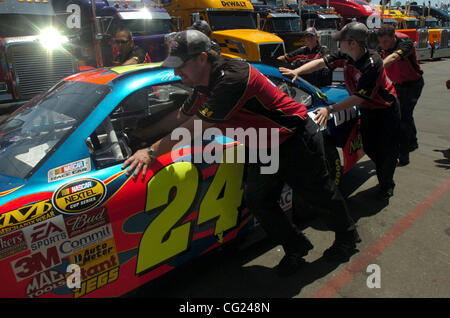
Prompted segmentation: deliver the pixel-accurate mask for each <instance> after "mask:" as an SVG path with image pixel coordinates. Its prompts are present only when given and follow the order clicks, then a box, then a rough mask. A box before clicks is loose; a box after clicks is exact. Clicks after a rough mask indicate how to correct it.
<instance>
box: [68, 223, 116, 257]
mask: <svg viewBox="0 0 450 318" xmlns="http://www.w3.org/2000/svg"><path fill="white" fill-rule="evenodd" d="M109 238H112V229H111V225H110V224H107V225H104V226H102V227H100V228H97V229H94V230H92V231H90V232H87V233H84V234H83V235H80V236H77V237H74V238H72V239H70V240H66V241H64V242H63V243H61V245H60V246H59V253H60V255H69V254H72V253H74V252H76V251H79V250H81V249H83V248H85V247H87V246H90V245H93V244H95V243H97V242H101V241H104V240H106V239H109Z"/></svg>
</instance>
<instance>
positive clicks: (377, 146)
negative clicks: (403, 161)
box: [360, 101, 400, 189]
mask: <svg viewBox="0 0 450 318" xmlns="http://www.w3.org/2000/svg"><path fill="white" fill-rule="evenodd" d="M360 111H361V137H362V142H363V148H364V152H365V153H366V154H367V155H368V156H369V158H370V159H371V160H372V161H373V162H374V163H375V166H376V171H377V177H378V181H379V183H380V186H381V188H382V189H388V188H391V187H392V188H393V187H395V183H394V172H395V168H396V166H397V158H398V154H399V146H398V145H399V138H400V110H399V105H398V101H396V102H395V103H394V104H393V106H391V107H389V108H383V109H375V110H369V109H363V108H361V109H360Z"/></svg>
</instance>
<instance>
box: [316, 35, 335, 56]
mask: <svg viewBox="0 0 450 318" xmlns="http://www.w3.org/2000/svg"><path fill="white" fill-rule="evenodd" d="M320 45H322V46H326V47H327V48H328V50H329V51H330V53H334V52H337V50H338V45H337V41H336V40H333V38H332V37H331V34H322V33H320Z"/></svg>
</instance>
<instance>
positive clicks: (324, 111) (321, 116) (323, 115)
mask: <svg viewBox="0 0 450 318" xmlns="http://www.w3.org/2000/svg"><path fill="white" fill-rule="evenodd" d="M313 113H314V114H316V117H314V120H315V121H316V122H317V123H318V124H319V125H320V126H324V125H325V124H326V123H327V121H328V116H330V111H329V110H328V108H327V107H320V108H317V109H316V110H313Z"/></svg>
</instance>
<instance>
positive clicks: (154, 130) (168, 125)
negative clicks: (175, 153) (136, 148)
mask: <svg viewBox="0 0 450 318" xmlns="http://www.w3.org/2000/svg"><path fill="white" fill-rule="evenodd" d="M190 117H191V116H188V115H186V114H184V113H183V111H182V110H181V108H178V109H175V110H173V111H172V112H170V113H169V114H167V115H166V116H164V117H163V118H162V119H161V120H160V121H158V122H157V123H155V124H153V125H152V126H148V127H144V128H137V129H135V130H133V131H132V133H131V136H134V137H137V138H139V139H144V140H151V139H153V138H154V137H156V136H158V135H161V134H163V133H164V134H167V133H169V132H171V131H172V130H174V129H175V128H176V127H179V126H180V125H181V124H183V123H184V122H186V121H187V120H188V119H189V118H190Z"/></svg>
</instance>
